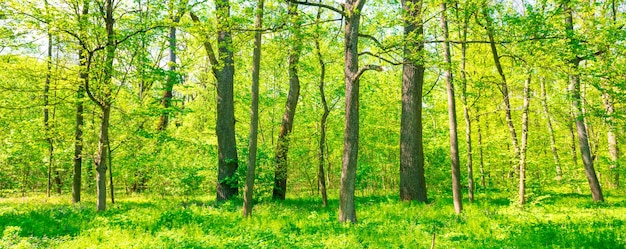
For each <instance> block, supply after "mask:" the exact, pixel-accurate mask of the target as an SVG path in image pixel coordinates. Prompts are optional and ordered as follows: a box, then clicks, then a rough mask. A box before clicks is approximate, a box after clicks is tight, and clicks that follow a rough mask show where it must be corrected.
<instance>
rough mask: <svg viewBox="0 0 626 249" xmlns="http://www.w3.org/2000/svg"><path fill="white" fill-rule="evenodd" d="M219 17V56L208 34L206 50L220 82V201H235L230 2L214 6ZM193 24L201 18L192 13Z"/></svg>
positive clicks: (218, 100)
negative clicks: (232, 199)
mask: <svg viewBox="0 0 626 249" xmlns="http://www.w3.org/2000/svg"><path fill="white" fill-rule="evenodd" d="M215 10H216V11H215V14H216V17H217V47H218V53H217V54H216V53H215V51H214V50H213V46H212V44H211V42H210V40H209V37H208V35H207V34H206V33H205V34H204V35H205V36H204V39H203V44H204V49H205V50H206V52H207V55H208V57H209V62H210V63H211V71H212V73H213V76H214V77H215V79H216V80H217V125H216V133H217V150H218V174H217V198H216V199H217V200H218V201H223V200H228V199H230V198H232V197H233V196H235V195H237V193H238V192H239V187H238V179H237V178H236V175H235V173H236V172H237V168H238V167H239V161H238V158H237V145H236V141H235V109H234V102H233V81H234V76H235V65H234V55H233V50H232V49H233V46H232V43H233V42H232V35H231V25H232V22H231V16H230V2H229V0H218V1H216V3H215ZM190 15H191V18H192V19H193V21H194V22H196V23H199V22H200V19H199V18H198V16H196V15H195V14H194V13H192V12H190ZM216 55H217V56H216Z"/></svg>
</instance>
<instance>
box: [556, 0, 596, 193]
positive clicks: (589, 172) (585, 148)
mask: <svg viewBox="0 0 626 249" xmlns="http://www.w3.org/2000/svg"><path fill="white" fill-rule="evenodd" d="M569 4H570V3H569V1H567V2H565V4H564V5H563V11H564V13H565V32H566V34H567V35H568V38H569V43H570V44H569V45H570V49H572V50H573V51H572V52H573V54H574V55H576V54H577V53H576V51H575V50H576V48H577V47H578V44H577V43H578V41H577V40H575V38H574V37H573V35H574V24H573V13H572V12H573V11H572V9H571V8H570V6H569ZM579 63H580V59H579V58H574V59H571V60H570V66H571V70H572V73H570V75H569V81H570V86H569V92H570V95H571V100H572V109H573V114H574V118H575V123H576V132H577V133H578V144H579V147H580V152H581V155H582V159H583V165H584V167H585V175H586V176H587V181H588V182H589V187H590V188H591V195H592V198H593V200H594V201H597V202H603V201H604V197H603V195H602V188H601V187H600V183H599V181H598V177H597V176H596V170H595V169H594V167H593V158H592V156H591V151H590V149H589V137H588V133H587V127H586V125H585V119H584V115H583V107H582V106H583V105H582V99H581V95H580V73H579V72H577V70H578V66H579Z"/></svg>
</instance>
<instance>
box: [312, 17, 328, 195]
mask: <svg viewBox="0 0 626 249" xmlns="http://www.w3.org/2000/svg"><path fill="white" fill-rule="evenodd" d="M321 15H322V8H321V7H319V8H318V10H317V18H316V19H315V20H316V22H317V23H318V24H317V29H318V31H319V29H320V27H319V23H320V21H321ZM316 34H318V35H316V36H315V50H316V52H317V60H318V62H319V65H320V79H319V80H320V83H319V89H320V98H321V100H322V108H323V109H324V113H322V117H321V118H320V140H319V150H318V152H317V158H318V169H317V182H318V186H319V189H320V191H321V192H322V205H323V206H324V207H326V206H328V196H327V194H326V176H325V174H324V162H325V161H326V155H325V154H326V153H324V150H325V148H326V121H327V119H328V115H329V114H330V108H329V107H328V103H327V102H326V94H325V93H324V84H325V83H324V80H325V77H326V63H325V62H324V59H323V58H322V49H321V46H320V37H319V33H316Z"/></svg>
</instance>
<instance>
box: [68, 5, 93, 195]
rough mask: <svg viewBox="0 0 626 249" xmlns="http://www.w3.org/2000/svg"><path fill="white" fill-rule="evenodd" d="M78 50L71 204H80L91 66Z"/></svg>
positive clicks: (84, 53) (85, 11)
mask: <svg viewBox="0 0 626 249" xmlns="http://www.w3.org/2000/svg"><path fill="white" fill-rule="evenodd" d="M89 3H90V1H84V2H83V7H82V8H83V9H82V13H81V14H80V15H79V16H78V22H79V23H78V28H79V32H81V33H84V32H85V22H86V20H85V17H86V16H87V15H88V14H89ZM79 45H80V48H79V49H78V61H79V62H78V63H79V78H80V82H79V84H78V89H77V90H76V125H75V126H74V167H73V176H72V203H78V202H80V193H81V187H82V186H81V185H82V168H83V125H84V118H83V112H84V107H83V100H84V97H85V86H87V85H89V69H90V66H91V56H90V53H89V52H88V51H87V50H86V49H85V47H86V44H85V43H84V42H83V41H82V40H81V41H79Z"/></svg>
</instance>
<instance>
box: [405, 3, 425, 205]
mask: <svg viewBox="0 0 626 249" xmlns="http://www.w3.org/2000/svg"><path fill="white" fill-rule="evenodd" d="M402 9H403V15H404V17H403V19H404V38H405V39H406V41H405V43H404V63H403V66H402V116H401V125H400V199H401V200H417V201H420V202H427V201H428V197H427V191H426V179H425V177H424V145H423V141H422V134H423V133H422V132H423V131H422V87H423V85H424V63H423V58H422V56H423V54H424V43H423V40H422V38H421V37H422V36H423V35H424V28H423V26H422V25H423V24H422V1H421V0H403V1H402ZM415 39H419V40H415Z"/></svg>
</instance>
